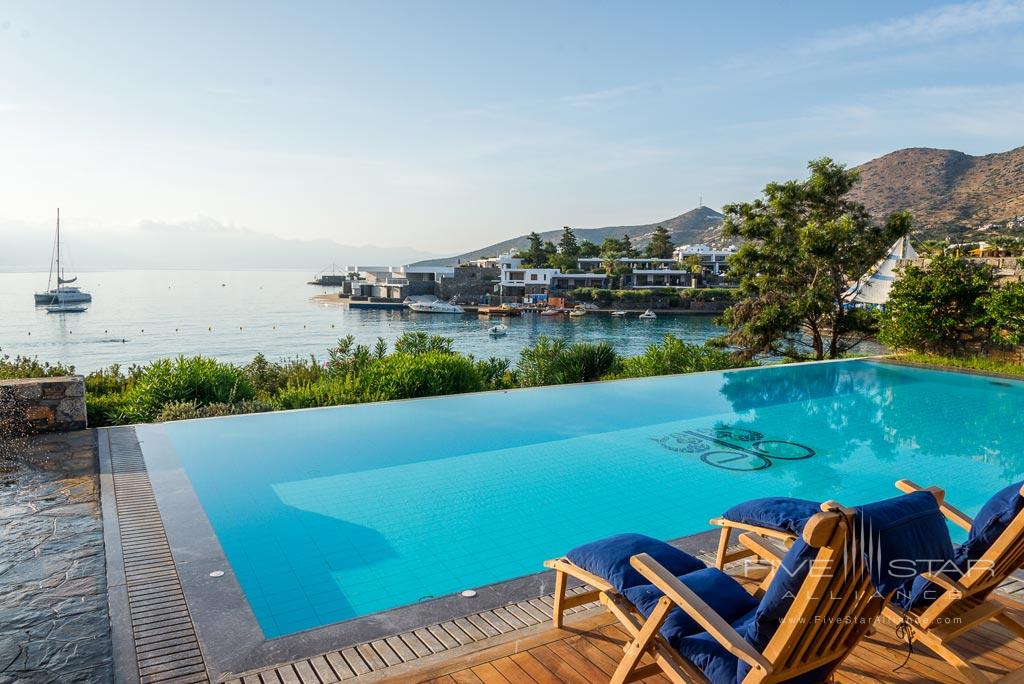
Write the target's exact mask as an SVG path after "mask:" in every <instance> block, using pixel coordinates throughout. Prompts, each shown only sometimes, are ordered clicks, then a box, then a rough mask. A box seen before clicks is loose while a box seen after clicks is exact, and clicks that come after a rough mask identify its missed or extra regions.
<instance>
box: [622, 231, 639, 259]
mask: <svg viewBox="0 0 1024 684" xmlns="http://www.w3.org/2000/svg"><path fill="white" fill-rule="evenodd" d="M619 245H620V247H619V248H620V250H621V251H622V256H624V257H630V258H634V259H635V258H636V257H638V256H640V252H638V251H637V250H636V249H635V248H634V247H633V241H632V240H630V239H629V236H628V235H625V234H623V236H622V240H621V241H620V242H619Z"/></svg>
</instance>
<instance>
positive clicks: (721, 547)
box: [715, 527, 732, 570]
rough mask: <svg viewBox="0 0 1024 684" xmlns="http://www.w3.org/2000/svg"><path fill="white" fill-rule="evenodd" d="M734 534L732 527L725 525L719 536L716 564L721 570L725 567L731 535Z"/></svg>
mask: <svg viewBox="0 0 1024 684" xmlns="http://www.w3.org/2000/svg"><path fill="white" fill-rule="evenodd" d="M731 535H732V528H731V527H723V528H722V533H721V535H719V537H718V555H717V556H716V557H715V565H716V566H717V567H718V569H719V570H722V569H723V568H724V567H725V555H726V553H728V550H729V537H730V536H731Z"/></svg>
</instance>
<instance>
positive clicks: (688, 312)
mask: <svg viewBox="0 0 1024 684" xmlns="http://www.w3.org/2000/svg"><path fill="white" fill-rule="evenodd" d="M310 299H311V300H312V301H315V302H320V303H322V304H329V305H333V306H341V307H345V308H349V302H350V300H349V299H348V298H347V297H339V296H338V295H337V294H318V295H313V296H312V297H311V298H310ZM358 303H359V304H361V305H363V306H359V307H357V308H362V309H381V310H387V309H391V310H396V305H399V304H401V302H390V301H382V302H371V301H368V300H367V301H359V302H358ZM374 305H379V306H374ZM459 306H461V307H462V308H463V309H464V310H465V312H466V313H467V314H478V312H479V310H480V309H481V308H486V305H479V304H460V305H459ZM402 308H403V309H404V307H402ZM541 310H542V309H541V308H529V309H523V313H524V314H528V313H536V312H539V311H541ZM613 311H625V312H626V314H627V315H631V314H636V315H637V316H639V315H640V314H642V313H643V312H644V311H647V307H642V308H620V309H587V315H588V316H589V315H598V316H611V313H612V312H613ZM651 311H653V312H654V313H655V314H657V315H658V316H661V315H663V314H664V315H666V316H719V315H721V314H722V312H721V311H713V310H704V309H651ZM427 315H430V314H427ZM439 315H449V316H450V315H452V314H439ZM480 315H487V314H480ZM566 316H568V310H566Z"/></svg>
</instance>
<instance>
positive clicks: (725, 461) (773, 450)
mask: <svg viewBox="0 0 1024 684" xmlns="http://www.w3.org/2000/svg"><path fill="white" fill-rule="evenodd" d="M651 439H652V440H654V441H655V442H657V443H658V444H660V445H661V446H662V447H663V448H665V449H668V450H669V451H675V452H677V453H682V454H699V455H700V460H701V461H703V462H704V463H707V464H708V465H710V466H714V467H716V468H722V469H724V470H764V469H765V468H770V467H771V466H772V464H773V463H774V462H775V461H777V460H778V461H801V460H803V459H806V458H810V457H812V456H814V454H815V452H814V449H812V448H811V447H809V446H807V445H805V444H800V443H798V442H790V441H788V440H784V439H766V438H765V435H764V434H763V433H761V432H758V431H757V430H750V429H748V428H738V427H731V426H728V425H722V426H718V427H713V428H701V429H698V430H683V431H682V432H673V433H671V434H668V435H665V436H663V437H652V438H651Z"/></svg>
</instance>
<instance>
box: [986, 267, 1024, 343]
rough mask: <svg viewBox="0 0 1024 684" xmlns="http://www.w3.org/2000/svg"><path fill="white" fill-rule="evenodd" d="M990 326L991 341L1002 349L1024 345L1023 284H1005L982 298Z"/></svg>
mask: <svg viewBox="0 0 1024 684" xmlns="http://www.w3.org/2000/svg"><path fill="white" fill-rule="evenodd" d="M982 306H984V307H985V313H986V314H987V315H988V318H989V323H990V324H991V326H992V333H991V340H992V342H993V343H995V344H997V345H999V346H1002V347H1017V346H1020V345H1022V344H1024V283H1019V282H1018V283H1006V284H1005V285H1003V286H1002V287H997V288H994V289H993V290H992V291H991V292H990V293H989V294H987V295H985V296H984V297H983V298H982Z"/></svg>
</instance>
